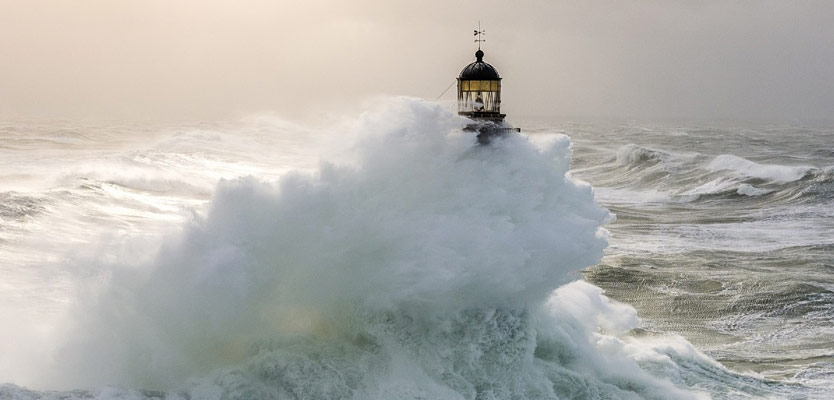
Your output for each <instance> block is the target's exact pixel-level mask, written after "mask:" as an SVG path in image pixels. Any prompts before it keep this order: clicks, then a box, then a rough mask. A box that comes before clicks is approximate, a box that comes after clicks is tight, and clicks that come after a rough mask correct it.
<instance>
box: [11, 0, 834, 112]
mask: <svg viewBox="0 0 834 400" xmlns="http://www.w3.org/2000/svg"><path fill="white" fill-rule="evenodd" d="M478 20H480V21H481V22H482V26H483V28H484V29H486V32H487V36H486V39H487V42H486V43H485V44H484V51H485V52H486V57H485V60H486V61H487V62H490V63H492V64H493V65H494V66H495V67H496V68H497V69H498V70H499V72H500V73H501V74H502V77H503V78H504V98H503V104H502V107H503V110H504V111H505V112H507V113H508V114H510V116H512V115H518V116H614V117H634V118H646V117H648V118H681V117H683V118H713V117H717V118H730V119H761V118H765V119H796V118H820V117H831V111H832V110H834V1H829V0H825V1H822V0H808V1H805V0H796V1H790V0H783V1H775V0H726V1H718V0H703V1H694V0H693V1H685V0H668V1H653V0H618V1H613V0H609V1H598V0H587V1H579V0H572V1H554V0H526V1H525V0H522V1H492V0H482V1H468V0H467V1H457V0H456V1H448V0H442V1H441V0H426V1H400V0H380V1H375V0H353V1H323V0H306V1H282V0H278V1H275V0H272V1H267V0H237V1H231V0H229V1H219V0H0V55H1V57H2V58H1V59H0V115H5V116H9V115H11V116H41V117H60V118H63V117H74V116H79V117H104V118H108V117H109V118H116V119H119V118H130V119H133V118H163V119H169V118H171V119H225V118H230V117H235V116H238V115H242V114H247V113H252V112H261V111H273V112H275V113H278V114H281V115H286V116H288V117H291V118H302V117H305V116H310V115H315V114H316V113H318V112H321V111H323V112H327V113H331V112H340V113H341V112H353V111H355V110H358V109H359V108H360V106H359V104H360V103H361V102H362V101H363V99H366V98H368V97H370V96H374V95H377V94H394V95H409V96H416V97H423V98H428V99H432V100H433V99H434V98H435V97H437V95H438V94H440V92H441V91H442V90H443V89H445V88H446V87H447V86H448V85H449V84H450V83H452V82H453V81H454V78H455V77H456V76H457V74H458V73H459V72H460V69H461V68H462V67H463V66H464V65H466V64H467V63H468V62H470V61H472V60H473V58H474V56H473V53H474V51H475V49H476V47H475V44H474V43H473V37H472V30H473V29H474V28H475V27H476V26H477V23H478ZM453 97H454V95H453V94H452V92H451V91H450V92H449V93H447V95H446V96H444V98H445V99H452V98H453Z"/></svg>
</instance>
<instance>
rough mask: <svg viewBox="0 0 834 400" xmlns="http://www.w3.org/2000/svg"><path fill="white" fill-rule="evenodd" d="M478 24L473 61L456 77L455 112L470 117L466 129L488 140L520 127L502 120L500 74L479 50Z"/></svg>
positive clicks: (480, 138) (480, 139) (485, 141)
mask: <svg viewBox="0 0 834 400" xmlns="http://www.w3.org/2000/svg"><path fill="white" fill-rule="evenodd" d="M478 28H479V29H478V30H476V31H475V36H476V37H477V38H476V39H475V42H477V43H478V51H476V52H475V61H474V62H472V63H470V64H469V65H467V66H465V67H463V70H461V71H460V75H458V78H457V81H458V115H462V116H464V117H467V118H469V119H471V120H472V121H473V122H472V123H471V124H469V125H467V127H466V130H468V131H476V132H478V142H479V143H481V144H487V143H489V142H490V141H491V140H492V139H493V138H495V137H497V136H502V135H505V134H507V133H509V132H513V131H515V132H521V129H518V128H513V127H510V126H508V125H506V124H505V123H504V117H506V114H502V113H501V76H500V75H498V71H497V70H496V69H495V67H493V66H492V65H490V64H488V63H487V62H485V61H484V52H483V50H481V42H483V41H484V39H482V38H481V36H482V35H483V34H484V31H482V30H480V24H478Z"/></svg>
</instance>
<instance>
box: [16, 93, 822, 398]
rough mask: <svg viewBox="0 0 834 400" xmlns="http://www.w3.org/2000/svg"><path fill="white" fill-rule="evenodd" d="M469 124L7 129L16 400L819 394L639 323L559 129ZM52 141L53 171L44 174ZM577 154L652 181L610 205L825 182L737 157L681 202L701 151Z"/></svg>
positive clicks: (404, 115) (391, 107) (371, 114)
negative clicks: (678, 182)
mask: <svg viewBox="0 0 834 400" xmlns="http://www.w3.org/2000/svg"><path fill="white" fill-rule="evenodd" d="M464 125H465V120H462V119H460V118H458V117H457V116H456V115H454V114H453V113H451V112H450V111H448V110H446V109H445V108H444V107H442V106H440V105H437V104H432V103H426V102H422V101H418V100H413V99H387V100H385V101H382V102H380V103H379V104H377V105H376V106H375V107H374V108H373V109H371V110H369V111H367V112H366V113H364V114H363V115H362V116H361V117H360V118H359V119H358V120H357V121H354V122H352V123H350V124H345V125H343V126H341V127H339V128H330V129H326V130H324V131H321V132H320V131H318V130H315V129H312V128H306V127H301V126H297V125H293V124H290V123H287V122H285V121H282V120H280V119H277V118H256V119H251V120H247V121H244V122H243V123H241V124H240V125H237V126H204V127H181V128H176V129H173V130H171V129H170V128H167V129H166V130H155V131H152V132H151V133H148V135H150V137H151V138H152V139H153V140H148V137H149V136H148V135H144V136H139V135H137V136H131V135H114V134H113V132H112V128H107V127H104V128H101V127H99V128H98V129H99V131H95V130H89V129H87V130H82V129H76V130H70V131H66V130H63V129H61V130H58V131H56V130H55V129H54V127H48V128H42V127H41V128H39V130H37V131H36V132H35V134H34V135H33V133H32V132H27V134H26V135H25V138H24V135H23V134H21V133H20V129H24V130H29V129H34V128H33V127H23V128H18V127H15V126H9V127H4V128H2V130H0V132H2V134H3V135H5V137H7V138H9V139H13V140H10V141H9V143H11V145H10V148H8V149H4V150H3V151H4V156H5V157H8V158H6V159H5V160H7V161H6V162H8V163H18V164H20V165H23V166H25V169H26V170H28V171H30V172H28V173H27V174H4V175H3V176H2V177H0V179H3V181H5V182H8V183H9V185H10V187H15V188H17V189H16V190H11V191H7V192H4V193H3V194H2V196H3V197H0V199H2V207H3V208H2V209H0V210H2V213H0V218H1V219H0V222H1V223H2V232H3V234H4V235H5V236H3V239H4V240H3V241H2V242H0V251H2V252H3V255H4V256H6V257H7V258H8V259H9V260H11V262H10V263H8V264H7V265H6V266H5V267H4V268H5V269H4V273H5V274H6V275H8V276H10V277H13V278H14V280H13V281H12V283H11V284H8V285H6V286H5V287H3V290H2V291H0V296H3V298H4V299H8V300H14V302H12V303H7V304H12V305H11V306H7V307H3V308H0V311H2V313H0V318H2V320H3V321H4V325H6V326H12V327H13V328H11V329H7V330H5V331H4V332H3V333H0V339H2V342H3V344H2V346H3V350H4V352H3V354H4V356H3V357H2V363H0V381H3V382H8V383H7V384H4V385H2V386H0V398H6V397H8V398H55V397H61V398H126V397H127V398H170V399H187V398H190V399H250V398H263V399H267V398H272V399H392V398H397V399H562V398H576V399H584V398H616V399H643V398H657V399H665V398H675V399H687V398H692V399H699V398H757V397H772V398H784V397H787V396H792V395H795V394H797V393H798V394H799V395H800V396H801V395H803V394H804V393H810V392H808V391H807V388H805V387H803V386H802V385H801V384H800V383H798V382H796V381H789V382H783V381H779V380H773V379H762V377H761V376H758V375H756V374H752V373H748V374H740V373H738V372H734V371H731V370H729V369H727V368H726V367H725V366H723V365H721V364H719V363H718V362H717V361H715V360H714V359H712V358H710V357H709V356H707V355H705V354H704V353H702V352H701V351H699V350H698V349H696V347H694V346H693V345H692V344H690V343H689V342H688V341H687V340H685V339H684V338H682V337H680V336H677V335H674V334H671V333H669V332H664V331H656V330H646V329H645V328H646V326H649V327H651V326H654V325H652V324H651V323H649V324H646V323H645V322H641V320H640V319H638V318H637V310H635V309H634V308H632V307H631V306H629V305H627V304H623V303H619V302H616V301H613V300H611V299H609V298H608V297H607V296H606V295H605V294H604V293H603V291H602V289H600V288H599V287H596V286H593V285H591V284H589V283H587V282H585V281H584V280H581V278H582V271H583V270H584V269H585V268H587V267H589V266H592V265H595V264H597V263H599V262H600V261H601V260H602V262H603V265H605V264H606V263H607V261H606V259H605V258H603V256H605V255H606V253H605V251H606V250H604V249H605V247H606V245H607V242H608V240H609V239H610V238H609V237H608V234H607V232H606V230H604V229H603V228H602V226H603V225H605V224H611V225H610V226H612V227H615V228H616V227H617V226H618V225H616V224H618V223H620V220H623V219H625V220H626V221H628V218H629V216H628V215H627V214H625V213H620V212H618V218H619V219H620V220H618V221H617V222H613V220H614V218H613V216H612V214H611V213H610V212H609V211H608V210H606V209H604V208H602V207H600V206H599V205H597V204H596V203H595V202H594V197H595V193H594V190H592V188H591V186H590V185H588V184H587V183H584V182H582V181H579V180H577V179H575V178H574V177H573V175H574V173H569V172H568V171H569V169H570V168H571V151H572V149H571V146H572V145H571V141H570V139H569V138H568V137H567V136H565V135H562V134H556V133H552V132H553V130H550V131H547V130H542V131H540V132H535V133H534V134H532V135H531V137H530V138H527V137H525V136H520V135H519V136H510V137H507V138H505V139H502V140H498V141H496V142H495V143H493V144H492V145H490V146H478V145H476V144H475V143H476V141H475V137H474V134H472V133H468V132H464V131H462V130H461V128H462V127H463V126H464ZM33 136H35V137H39V138H41V139H39V141H37V142H29V141H27V140H31V137H33ZM68 137H69V138H70V139H67V138H68ZM334 137H337V138H338V139H337V140H336V142H338V143H337V144H336V145H333V143H329V139H328V138H334ZM27 138H29V139H27ZM116 138H118V139H116ZM125 138H128V139H125ZM45 147H51V148H53V149H54V154H51V155H50V157H43V158H42V159H31V157H30V156H29V155H30V154H33V153H34V152H35V151H42V150H43V148H45ZM82 153H83V154H84V155H81V154H82ZM578 156H579V157H577V158H578V159H579V160H580V165H579V166H578V169H577V171H576V172H578V173H579V174H581V175H582V176H583V177H584V176H587V177H589V179H592V180H597V179H602V178H601V177H604V176H608V172H606V173H599V174H597V172H598V171H596V170H595V169H594V167H593V166H589V165H593V164H594V163H593V162H590V160H592V159H593V157H600V158H601V159H605V160H607V161H606V162H603V163H599V164H598V165H601V166H603V167H604V168H610V169H613V170H615V171H616V172H617V173H618V174H620V176H619V177H618V178H616V179H619V180H620V181H621V182H630V181H631V180H630V179H629V177H630V176H633V175H638V176H640V177H641V179H639V181H640V182H642V183H641V184H644V185H645V187H646V189H645V190H644V189H643V188H641V187H639V186H635V185H633V184H630V185H632V186H631V187H626V188H623V187H617V186H616V185H614V184H611V182H602V183H603V184H604V186H605V187H606V189H605V190H603V191H602V192H598V193H596V196H597V199H598V200H599V199H602V201H603V202H605V201H610V200H611V199H615V200H616V199H620V198H623V197H628V198H631V199H632V200H634V201H638V202H640V203H641V204H653V203H654V202H669V201H674V202H682V203H683V204H687V203H693V202H694V203H698V202H699V201H704V200H703V199H709V198H711V196H719V197H721V198H724V197H734V196H743V197H746V198H756V197H761V196H771V197H773V195H771V194H759V192H757V191H771V192H773V193H776V192H778V191H779V190H780V189H779V187H781V186H780V185H790V184H792V183H794V182H800V181H803V180H808V179H820V180H821V181H822V182H826V179H828V178H825V177H826V176H830V170H828V169H825V168H819V167H815V166H807V167H780V166H779V165H780V164H778V163H775V162H756V161H751V160H747V159H744V158H741V156H736V155H727V156H718V157H714V158H712V159H711V161H708V162H706V163H704V162H702V161H697V164H698V165H701V166H702V167H699V168H698V169H697V171H698V172H697V174H702V175H704V176H710V179H712V180H713V181H715V183H714V184H711V186H710V185H706V186H705V183H702V182H695V181H696V180H697V179H696V180H693V182H692V183H691V184H690V185H688V186H686V187H684V188H682V189H677V190H674V191H669V190H665V188H664V185H665V182H666V181H664V177H666V176H668V175H664V173H667V174H668V173H669V170H670V168H666V169H665V172H658V173H654V172H651V171H650V170H651V169H652V168H653V166H655V165H661V164H663V165H668V163H669V162H670V160H672V161H671V162H672V163H677V164H676V165H684V166H685V165H688V164H687V163H691V162H696V161H694V160H702V159H703V158H705V157H706V156H704V155H703V154H695V153H693V154H684V155H679V154H677V153H674V152H672V151H659V150H653V149H651V148H647V147H642V146H638V145H629V146H625V147H622V148H620V149H615V153H613V158H612V153H610V152H608V150H605V151H602V150H601V151H599V152H598V153H595V152H594V151H590V152H588V151H587V149H586V150H581V151H580V154H579V155H578ZM55 160H60V161H55ZM587 162H590V164H583V163H587ZM67 165H71V166H72V167H71V168H67V167H66V166H67ZM682 168H683V167H682ZM684 169H685V168H684ZM728 170H729V171H731V173H730V174H726V173H725V172H722V171H728ZM750 171H752V172H750ZM609 172H610V171H609ZM693 174H695V172H693ZM711 174H719V175H711ZM734 174H736V175H739V176H743V177H742V178H732V176H733V175H734ZM826 174H828V175H826ZM644 177H645V178H644ZM218 179H219V183H218ZM612 179H614V178H612ZM732 179H737V180H735V181H733V180H732ZM728 182H729V183H728ZM744 185H748V186H749V187H748V186H744ZM651 188H653V189H654V192H651V190H650V189H651ZM716 188H718V189H716ZM618 190H619V191H625V190H634V191H639V192H641V193H644V194H645V193H649V195H650V196H651V197H653V198H654V200H649V201H646V200H641V199H634V198H632V197H630V196H621V195H619V194H618V192H617V191H618ZM742 192H744V193H742ZM771 192H767V193H771ZM651 193H654V194H651ZM761 193H764V192H761ZM788 197H790V196H788ZM615 205H617V206H618V207H620V208H617V209H615V210H618V211H619V210H621V209H622V207H623V202H619V203H617V204H615ZM612 223H613V224H612ZM693 223H694V222H693ZM682 227H683V228H685V227H686V226H685V225H682ZM615 232H617V231H616V230H615ZM645 237H651V235H646V236H645ZM631 238H633V240H634V242H640V241H641V236H639V232H638V231H635V233H634V236H628V235H626V239H625V240H622V239H617V240H620V241H619V242H615V243H614V249H615V250H614V251H620V250H619V249H621V248H622V247H623V246H625V245H626V244H628V240H630V239H631ZM646 243H651V241H646ZM638 249H639V247H638ZM607 251H609V252H610V251H611V250H607ZM33 271H34V272H33ZM45 276H50V278H48V279H44V277H45ZM598 276H603V275H602V274H599V275H598ZM593 280H594V279H592V281H593ZM597 280H598V281H600V282H604V281H605V279H597ZM641 310H642V309H641ZM7 376H8V377H10V378H5V377H7ZM113 385H116V386H113ZM23 386H28V387H31V388H33V389H26V388H24V387H23ZM47 389H57V390H71V389H81V390H74V391H64V392H49V391H38V390H47Z"/></svg>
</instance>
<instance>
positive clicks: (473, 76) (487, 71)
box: [458, 50, 501, 81]
mask: <svg viewBox="0 0 834 400" xmlns="http://www.w3.org/2000/svg"><path fill="white" fill-rule="evenodd" d="M475 58H477V61H475V62H473V63H471V64H469V65H467V66H465V67H463V70H462V71H460V76H458V79H461V80H469V81H476V80H477V81H484V80H498V79H501V77H500V76H498V71H496V70H495V67H493V66H492V65H489V64H487V63H485V62H484V52H483V51H481V50H478V51H477V52H475Z"/></svg>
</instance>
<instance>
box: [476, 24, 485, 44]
mask: <svg viewBox="0 0 834 400" xmlns="http://www.w3.org/2000/svg"><path fill="white" fill-rule="evenodd" d="M481 35H486V30H481V21H478V29H476V30H475V36H477V38H476V39H475V43H478V50H480V49H481V42H486V39H481Z"/></svg>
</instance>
